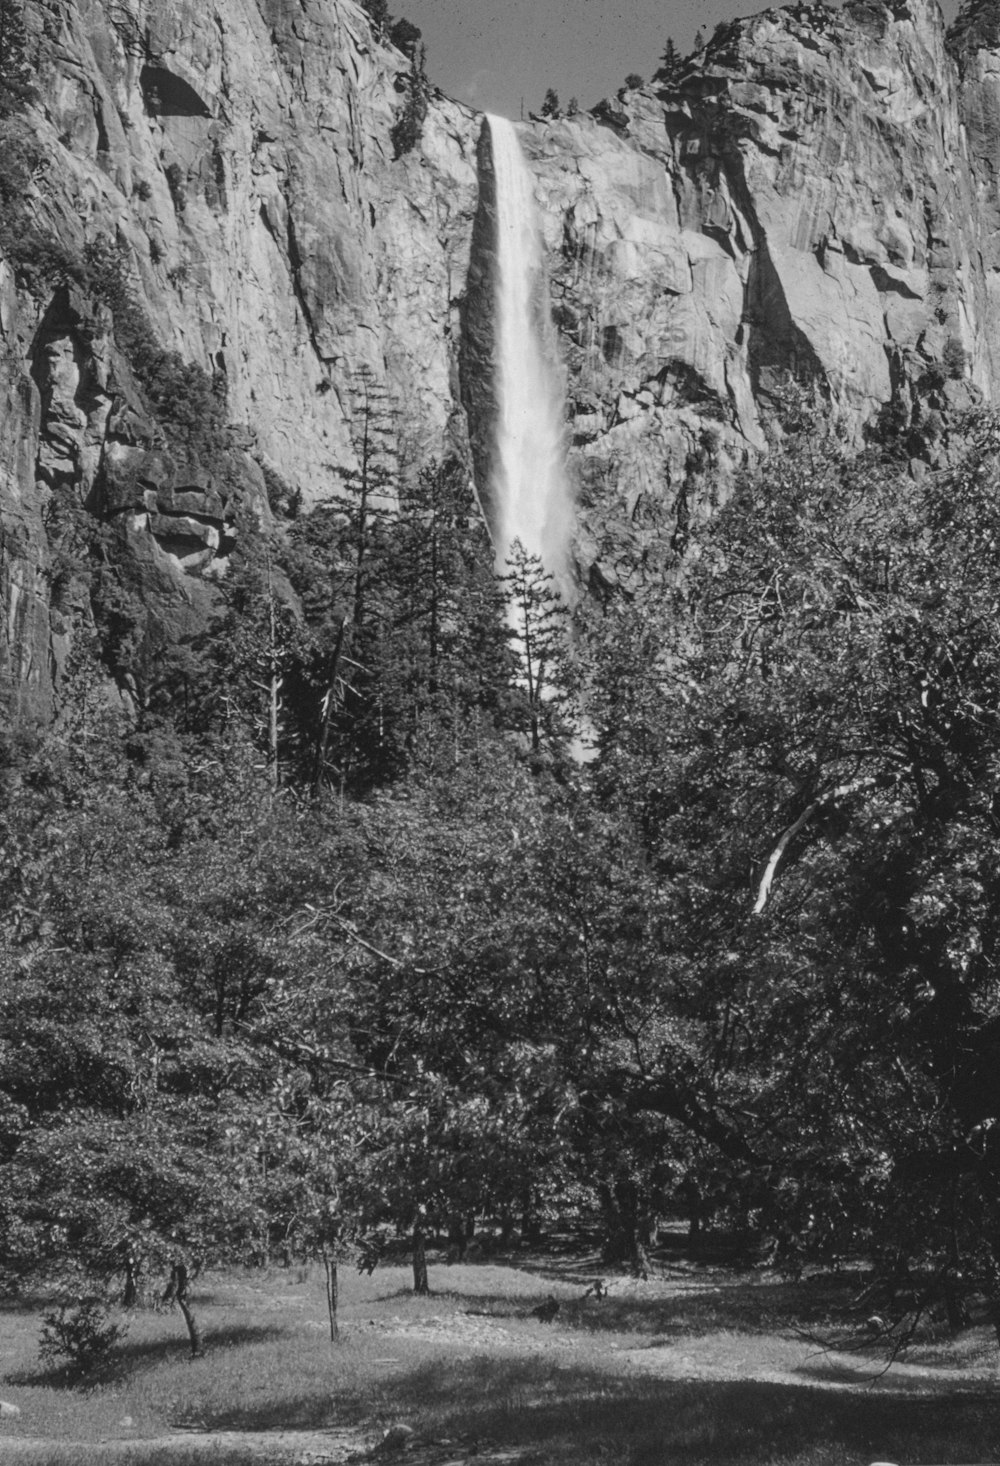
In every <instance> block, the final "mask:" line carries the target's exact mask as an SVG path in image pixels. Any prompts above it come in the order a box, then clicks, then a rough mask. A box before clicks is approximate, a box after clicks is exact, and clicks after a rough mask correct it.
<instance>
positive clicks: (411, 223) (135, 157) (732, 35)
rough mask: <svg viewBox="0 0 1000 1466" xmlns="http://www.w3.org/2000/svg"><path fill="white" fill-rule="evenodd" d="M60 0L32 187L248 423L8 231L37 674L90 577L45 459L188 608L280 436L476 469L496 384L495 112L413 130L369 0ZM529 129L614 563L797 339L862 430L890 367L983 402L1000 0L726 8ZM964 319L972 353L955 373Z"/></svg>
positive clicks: (2, 462) (310, 490) (5, 481)
mask: <svg viewBox="0 0 1000 1466" xmlns="http://www.w3.org/2000/svg"><path fill="white" fill-rule="evenodd" d="M45 14H46V17H47V18H46V25H45V30H44V33H42V32H41V31H38V32H36V33H34V35H33V45H34V46H35V47H36V49H37V58H38V75H39V90H40V93H41V96H42V98H43V99H44V105H42V106H39V107H37V108H34V109H32V110H31V112H30V115H29V119H28V126H29V129H30V132H31V133H33V134H34V135H35V137H36V138H37V139H38V142H39V145H40V157H41V158H42V159H44V164H40V165H39V167H38V168H37V169H36V170H35V173H34V181H33V183H32V184H31V186H30V189H29V192H28V205H29V207H30V209H31V211H32V215H33V217H34V219H35V220H36V222H37V225H38V227H39V228H41V229H44V230H48V231H49V232H50V233H51V234H53V235H54V236H55V237H56V238H57V239H58V240H59V241H60V244H61V245H62V246H63V247H64V248H65V249H66V250H68V251H69V252H71V253H72V252H76V253H77V255H79V253H80V252H81V251H82V249H83V247H84V245H85V244H88V243H89V244H91V245H92V244H93V243H94V242H95V241H100V242H103V244H104V246H105V248H106V249H110V248H111V247H112V246H114V248H116V249H118V250H120V251H121V252H122V254H121V258H122V261H123V263H124V266H125V270H126V274H127V276H128V279H129V282H130V290H131V293H132V294H133V296H134V298H135V301H136V304H137V305H138V307H139V308H140V309H141V311H142V312H143V313H144V314H145V316H146V317H148V320H149V322H150V326H151V329H152V331H153V333H154V335H155V337H156V338H157V341H158V343H159V345H160V346H162V347H163V348H166V349H168V350H171V351H175V352H176V353H178V355H179V356H180V357H181V358H183V359H184V360H185V361H188V362H192V363H195V364H197V365H198V366H200V367H201V368H202V369H203V370H204V371H206V372H215V373H217V374H221V375H222V376H224V379H225V383H226V389H227V408H228V416H229V419H230V426H229V427H228V428H226V429H224V430H222V431H221V432H220V434H219V435H218V441H217V442H216V443H215V444H214V445H213V451H212V452H211V453H209V454H207V455H206V454H205V453H204V452H202V453H201V457H199V454H198V453H197V452H193V451H190V450H189V448H188V447H187V446H185V443H184V442H183V441H182V438H183V435H178V434H177V433H176V432H173V431H172V430H171V429H170V427H169V423H166V424H165V421H164V417H163V413H162V412H161V414H160V417H159V419H158V418H157V415H156V413H152V412H150V411H149V404H148V403H146V402H144V399H143V395H142V392H141V391H140V390H139V388H138V385H137V382H136V379H135V377H134V375H133V373H132V371H131V369H130V366H129V363H128V361H127V360H126V357H125V355H124V354H123V352H122V350H121V349H120V348H121V344H122V343H121V342H119V341H117V340H116V338H115V333H114V330H113V328H112V319H111V313H110V312H109V311H108V309H107V306H106V305H103V306H102V305H101V304H100V302H99V301H98V300H96V299H95V298H94V297H93V296H92V295H88V293H87V291H86V289H84V288H76V287H74V288H73V289H70V290H64V289H61V288H56V287H55V286H53V287H51V288H50V289H49V291H48V293H47V294H46V293H45V292H43V291H39V290H38V289H37V285H36V288H35V290H34V292H33V291H32V290H31V289H29V288H28V284H29V283H30V282H27V281H26V280H25V279H23V278H20V277H19V276H18V275H17V273H16V271H15V270H14V269H13V268H11V266H10V265H9V263H8V262H5V261H4V260H2V259H0V513H2V516H3V525H4V534H5V540H4V544H5V553H4V557H3V561H2V564H0V605H2V608H3V612H4V619H3V631H2V633H0V676H2V679H3V687H4V689H5V690H4V696H5V698H6V699H8V700H9V701H10V702H11V703H12V704H13V705H14V706H17V705H19V704H20V705H22V706H24V707H35V708H41V709H43V708H44V707H45V706H46V704H47V699H48V698H49V697H50V695H51V689H52V683H53V678H55V677H58V675H59V668H60V666H61V665H62V663H63V661H64V659H65V655H66V647H67V637H68V634H69V631H70V628H71V626H72V624H73V620H74V617H75V616H76V617H78V615H79V614H80V612H79V607H80V606H82V604H83V603H84V602H85V601H86V596H84V595H81V594H79V593H78V588H77V589H74V587H73V586H72V585H69V586H68V587H67V586H63V587H62V588H61V589H59V588H58V587H56V588H54V585H53V576H52V574H51V570H52V565H53V553H54V546H53V544H52V543H51V542H50V530H49V528H48V526H49V523H50V519H51V516H50V515H49V514H48V513H47V509H48V506H49V505H50V502H51V499H52V496H53V495H58V494H61V493H66V492H71V493H72V494H74V495H75V496H76V497H77V498H78V499H79V500H80V501H81V502H83V503H85V504H87V505H88V507H90V508H91V509H92V510H93V512H95V513H98V514H100V515H102V516H103V517H105V518H106V519H107V520H109V521H110V522H111V523H112V524H119V525H120V528H121V534H120V535H119V537H118V541H117V543H118V546H119V552H120V553H122V554H128V555H130V556H132V557H133V559H135V561H136V563H137V564H138V565H140V566H141V570H142V575H143V576H144V577H148V582H147V581H145V580H144V582H143V583H144V585H147V584H148V594H149V598H150V610H149V615H150V616H151V617H153V618H154V619H155V618H159V619H160V621H161V623H163V624H164V625H165V624H168V623H169V624H170V625H171V626H173V627H176V626H180V625H183V626H185V627H188V628H190V627H191V626H192V625H193V624H194V623H195V622H196V621H197V619H198V617H199V616H203V615H204V614H205V611H206V609H207V607H209V606H210V604H211V592H210V586H209V581H210V577H211V576H212V575H213V574H215V573H216V572H217V571H218V569H219V565H217V564H216V561H217V558H218V557H219V556H221V557H223V558H222V561H221V562H220V563H222V564H224V556H225V553H226V550H225V548H224V546H225V544H226V543H228V542H229V539H230V532H231V523H232V519H233V516H234V513H235V507H236V501H237V499H240V498H242V500H243V501H244V502H247V501H249V502H250V503H252V504H253V505H254V506H255V509H256V512H257V513H258V515H259V516H260V517H261V518H266V516H267V513H268V510H267V505H266V494H265V488H264V479H263V472H262V470H263V467H266V468H267V469H268V470H269V471H271V472H272V473H277V474H278V475H280V477H281V479H283V480H284V481H285V483H286V484H287V485H288V487H289V489H290V491H291V492H293V493H295V494H296V495H297V496H299V498H300V499H301V503H302V504H303V506H304V507H305V508H306V509H307V510H308V508H309V507H311V506H313V505H315V504H317V503H319V502H321V501H322V500H323V499H324V498H326V497H328V496H329V495H331V494H333V493H335V492H340V491H342V489H343V487H344V485H345V484H348V483H349V482H350V479H351V475H352V474H354V473H356V471H357V469H358V464H359V451H360V445H361V442H362V439H363V438H364V437H365V435H366V433H367V435H368V437H369V439H370V440H371V442H372V444H373V448H374V453H375V456H376V461H377V462H378V464H379V466H380V470H381V471H383V472H384V475H385V477H386V479H387V480H388V481H389V482H390V483H391V482H397V483H398V482H399V481H400V479H401V478H402V477H404V476H405V475H407V474H415V473H416V472H417V471H418V470H419V468H420V467H421V465H422V464H424V463H426V462H428V461H429V460H431V459H434V458H437V459H440V458H442V457H444V456H446V455H449V454H454V455H456V456H457V457H458V459H459V460H460V461H461V462H463V463H466V464H470V465H471V464H472V463H473V462H474V463H475V466H476V471H477V474H478V478H479V481H480V488H481V489H483V488H484V486H485V477H486V473H487V470H488V458H489V452H490V444H489V440H490V417H491V411H492V405H491V387H490V384H489V380H488V377H489V371H490V365H489V363H490V353H491V349H492V341H491V329H490V322H489V315H490V311H491V308H492V306H491V301H492V289H491V269H492V261H491V248H492V247H491V241H490V228H491V215H490V197H489V158H488V149H484V148H482V147H481V146H480V141H481V133H482V118H481V117H479V116H477V115H476V114H475V113H473V112H471V111H470V110H469V109H468V108H465V107H462V106H460V105H459V104H457V103H455V102H451V101H449V100H448V99H446V98H444V97H442V96H440V95H432V96H431V98H430V104H429V108H428V112H427V117H426V120H425V123H424V126H423V133H422V137H421V139H420V142H419V144H418V146H417V147H416V148H415V149H414V150H413V151H412V152H410V153H408V154H406V155H405V156H404V157H401V158H396V157H395V156H394V149H393V143H392V127H393V122H394V120H395V118H396V117H397V115H398V113H399V109H400V107H401V105H402V97H403V92H404V89H405V87H404V80H403V74H404V73H405V71H406V69H407V67H408V64H409V63H408V61H407V60H406V58H405V57H403V56H402V55H401V54H400V53H399V52H397V51H395V50H394V49H393V48H392V47H391V46H390V45H388V44H386V43H385V42H384V41H383V40H382V39H380V38H379V37H378V36H375V35H373V33H372V29H371V24H370V21H369V19H368V17H367V15H366V14H365V12H364V10H363V9H362V8H361V7H360V6H359V5H358V4H357V3H355V0H294V3H293V0H268V3H267V4H266V5H264V4H262V3H260V0H204V3H203V4H201V5H197V6H195V5H183V6H178V5H176V4H174V3H172V0H115V3H114V4H112V3H111V0H65V3H64V4H61V5H60V6H59V7H57V8H56V9H53V10H51V11H46V12H45ZM33 23H37V24H38V25H40V23H41V22H40V20H38V21H37V22H33ZM430 66H431V70H432V71H433V57H432V58H431V61H430ZM17 125H18V126H20V125H21V124H17ZM521 136H522V141H523V146H524V149H525V152H526V154H527V156H528V158H529V160H530V163H531V166H532V168H533V170H534V173H535V179H536V195H537V198H538V201H539V204H540V206H541V209H542V219H543V231H544V237H545V240H546V244H547V247H548V255H549V266H550V271H549V273H550V288H551V297H552V305H553V314H554V318H555V320H556V323H557V326H558V328H559V332H560V346H561V351H562V355H563V359H564V364H565V369H566V375H567V393H568V412H567V421H568V439H569V442H570V446H571V454H570V456H571V467H572V472H573V474H574V476H575V479H576V482H577V484H578V486H579V491H580V499H581V513H582V520H583V522H582V525H581V533H580V541H579V544H580V550H579V556H580V560H581V567H582V569H583V571H584V572H587V571H588V567H589V566H590V565H591V564H592V560H593V547H595V546H597V545H600V546H601V551H600V567H599V577H598V578H599V579H600V581H601V583H602V584H603V585H605V586H611V585H620V586H623V587H625V588H626V589H627V587H628V585H629V583H630V577H631V576H632V575H633V574H634V573H635V572H634V566H635V564H636V562H637V561H638V560H639V559H641V557H642V555H643V554H645V553H647V552H650V553H652V550H655V551H656V553H666V550H664V545H667V544H668V543H669V539H670V535H671V525H672V523H679V522H680V520H681V518H684V520H685V523H686V522H688V521H689V519H690V517H691V515H692V514H698V513H702V512H707V511H706V509H705V504H706V502H707V498H708V493H707V485H708V483H709V481H711V482H712V483H713V484H714V485H716V486H718V485H719V484H723V483H724V481H725V480H726V478H727V477H731V475H732V473H733V471H734V470H735V468H736V467H737V466H738V465H739V463H740V462H741V460H743V459H745V458H746V456H747V455H750V454H754V453H758V452H761V451H764V450H765V447H766V438H765V434H764V431H763V426H764V418H765V416H766V415H767V412H768V411H769V410H771V408H772V407H773V405H774V403H775V401H777V400H778V399H780V396H781V393H782V390H783V387H782V383H783V380H784V374H786V373H787V372H788V371H789V370H793V371H796V372H798V373H800V374H807V375H809V374H811V375H812V376H813V377H815V378H818V379H820V380H821V381H822V382H823V383H825V387H826V390H827V391H828V392H829V394H830V395H831V396H832V398H833V399H834V401H835V402H836V404H837V406H838V408H839V410H840V414H841V420H842V422H843V423H844V425H845V430H846V431H848V432H854V433H855V435H856V436H858V437H859V438H860V435H861V433H862V432H863V430H864V429H865V428H866V426H867V425H870V424H872V423H873V422H874V421H875V419H876V418H877V416H878V414H879V412H880V411H881V409H882V408H883V406H884V405H885V404H886V403H887V402H888V401H889V400H890V398H894V399H895V401H896V406H897V408H898V409H899V410H900V411H902V412H903V413H904V415H905V414H906V413H908V412H911V411H912V410H914V407H915V405H917V408H918V410H920V411H923V410H924V408H928V407H929V408H934V409H935V410H936V411H938V412H943V413H948V412H949V411H950V412H955V411H960V410H963V409H964V408H965V407H967V406H969V405H970V404H971V403H973V402H974V401H975V400H976V396H977V394H979V395H980V396H982V397H985V398H986V399H988V400H995V398H996V395H997V391H998V386H1000V256H998V249H1000V246H998V244H997V241H998V240H1000V203H998V199H1000V188H998V168H1000V23H998V4H997V0H975V3H973V4H972V5H971V6H970V7H968V9H967V10H966V12H965V13H964V15H963V17H962V18H961V19H960V20H959V22H958V23H957V24H956V26H955V28H954V30H953V33H952V36H951V39H950V41H948V42H947V43H946V37H945V30H944V25H943V21H942V19H941V15H940V12H939V10H938V8H937V5H936V3H935V0H901V3H899V4H896V5H895V6H894V7H892V8H889V7H887V6H884V5H882V4H880V3H879V0H848V3H847V4H845V5H844V6H843V7H841V8H839V9H829V8H825V7H821V6H802V5H800V6H796V7H793V8H791V9H788V10H769V11H767V12H765V13H764V14H762V15H759V16H756V17H751V18H749V19H745V20H739V21H734V22H733V23H732V24H731V25H728V26H725V27H723V28H721V29H720V31H719V32H717V34H716V36H715V37H714V38H713V40H712V42H711V43H710V44H709V46H708V47H707V48H706V49H705V50H704V51H703V52H701V53H700V54H699V57H698V59H697V62H696V63H692V64H691V65H690V66H689V67H688V69H687V70H686V72H685V73H684V75H683V76H682V78H681V80H680V82H679V84H678V85H677V86H675V87H671V88H665V87H664V88H657V87H656V86H655V85H651V86H649V87H646V88H643V89H638V90H635V91H631V90H630V91H625V92H623V93H622V94H621V95H620V96H619V97H618V98H617V99H616V100H615V101H614V102H612V103H607V104H602V105H601V106H600V107H598V108H597V109H595V111H594V113H593V114H592V115H580V116H577V117H575V118H573V119H564V120H559V121H554V122H553V121H549V122H544V123H541V122H540V123H535V124H530V125H525V126H523V127H522V128H521ZM955 343H958V344H959V345H960V346H961V347H962V348H963V349H964V350H965V352H966V354H967V367H966V370H965V371H964V372H960V375H959V377H957V378H949V379H947V380H944V381H942V375H941V372H940V370H939V369H938V363H939V360H940V358H941V355H942V353H944V352H945V350H946V349H948V350H951V352H952V355H954V347H955ZM650 506H653V507H652V509H650ZM647 511H649V512H647ZM654 540H655V541H656V544H655V545H653V546H652V550H651V544H652V541H654ZM588 546H589V547H591V548H590V549H588Z"/></svg>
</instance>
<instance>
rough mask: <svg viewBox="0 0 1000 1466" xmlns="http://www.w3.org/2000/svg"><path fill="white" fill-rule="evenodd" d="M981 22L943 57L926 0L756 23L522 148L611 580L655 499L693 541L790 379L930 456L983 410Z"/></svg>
mask: <svg viewBox="0 0 1000 1466" xmlns="http://www.w3.org/2000/svg"><path fill="white" fill-rule="evenodd" d="M976 15H977V19H976V20H975V22H974V23H973V24H968V23H966V24H965V26H964V28H962V27H961V26H960V27H959V28H957V30H956V32H955V33H954V34H953V36H952V40H951V44H950V50H949V48H946V39H945V29H944V25H943V22H942V18H941V14H940V11H939V10H938V7H937V5H936V4H935V3H934V0H930V3H926V0H911V3H908V4H898V5H895V6H894V7H893V8H892V9H890V8H888V7H884V6H882V5H879V4H875V3H868V0H854V3H849V4H847V5H845V6H844V7H842V8H837V9H833V8H827V7H825V6H822V5H809V6H797V7H792V8H790V9H782V10H770V11H767V12H765V13H764V14H762V15H759V16H755V17H752V18H750V19H748V20H743V21H737V22H734V23H733V24H732V25H729V26H724V27H720V28H719V30H718V31H717V32H716V35H715V37H714V38H713V40H712V42H711V43H710V45H709V46H708V47H707V48H706V50H705V51H703V52H702V53H700V54H699V55H698V56H696V57H693V58H691V59H690V60H689V61H688V63H687V65H686V69H685V70H684V72H683V73H682V75H680V76H679V77H678V78H677V79H676V80H675V81H674V82H673V84H671V85H667V84H663V85H662V86H660V87H655V86H654V87H650V88H646V89H643V90H641V91H637V92H623V93H622V94H620V95H619V97H618V99H617V100H616V102H614V103H607V104H603V105H602V107H601V108H599V109H597V110H596V111H595V113H594V114H593V115H591V116H586V117H577V118H574V119H571V120H570V119H565V120H562V121H558V122H553V123H550V124H548V125H543V126H540V127H535V128H533V129H532V130H531V131H530V132H528V133H527V134H526V137H525V145H526V147H527V148H528V149H529V151H530V153H531V156H532V158H533V161H534V166H535V168H536V170H537V173H538V177H539V193H540V196H541V198H542V200H543V202H544V206H545V219H546V226H547V232H548V240H549V245H550V249H551V257H552V260H553V262H554V268H553V286H554V293H555V302H556V304H555V309H556V313H557V318H558V320H559V322H560V325H561V327H562V330H563V334H564V340H565V343H566V353H567V359H568V363H569V366H570V371H571V380H572V384H573V386H572V400H571V403H570V429H571V432H572V442H573V445H574V447H573V452H574V456H575V458H576V461H577V474H578V478H579V481H580V483H581V489H582V494H583V498H584V503H585V505H586V506H587V518H588V521H589V524H590V529H591V533H590V534H589V536H588V537H587V540H586V549H587V552H588V554H589V556H590V558H591V559H592V560H594V561H596V564H597V568H598V570H599V572H600V574H599V580H600V582H601V583H602V584H603V583H606V582H610V583H611V584H614V583H617V582H619V581H620V580H621V579H622V578H623V577H627V576H628V575H629V574H630V573H632V572H631V567H634V565H635V563H636V562H637V560H638V559H640V558H641V554H642V553H644V552H645V550H644V546H643V544H642V543H641V542H642V539H643V537H642V535H641V534H640V535H639V541H640V543H639V544H638V545H637V543H636V535H635V534H633V533H630V532H627V531H626V530H625V526H627V525H628V524H631V523H634V522H635V520H636V517H637V515H639V517H640V518H641V515H640V514H639V510H640V507H641V504H642V502H643V499H644V498H649V497H650V496H652V497H654V498H657V497H658V498H659V499H660V500H661V501H662V500H663V499H664V497H665V498H666V500H667V502H668V504H671V505H673V506H674V507H675V513H676V515H677V525H676V528H675V533H680V534H681V535H683V533H684V527H685V523H686V521H687V518H688V517H689V516H690V514H691V513H692V512H694V513H697V512H698V510H699V506H701V507H702V508H703V507H704V505H705V502H706V487H707V485H706V479H708V480H711V481H713V482H715V483H716V484H717V483H718V482H719V481H720V480H724V478H725V477H726V474H727V473H728V472H729V471H731V467H732V465H733V464H734V463H735V462H738V461H739V460H740V458H741V457H743V456H745V454H746V453H747V452H754V451H758V450H760V449H761V448H763V446H764V439H763V435H762V424H763V419H764V418H765V417H766V416H767V415H768V413H769V412H773V411H774V409H775V408H776V407H778V406H780V400H781V395H782V392H783V390H784V383H785V382H786V380H787V378H788V376H789V375H790V374H791V375H794V376H797V377H799V378H805V379H807V380H808V379H810V378H811V379H813V380H815V381H817V382H818V383H820V384H822V389H823V392H824V394H825V395H827V396H829V397H830V398H831V399H832V400H833V402H834V403H835V404H836V406H837V408H838V410H839V412H840V415H841V420H842V422H843V425H844V431H845V432H846V433H848V434H851V435H854V436H855V437H860V435H861V434H862V433H863V432H864V431H866V430H872V429H874V428H875V426H876V424H877V423H878V422H879V419H880V418H881V419H882V421H883V423H884V422H885V420H886V419H889V420H891V422H892V424H893V426H894V427H895V428H897V429H898V428H903V429H904V430H905V431H906V432H907V433H909V436H910V449H911V452H912V453H913V454H914V455H915V457H917V458H919V459H930V460H931V461H933V459H934V457H935V455H936V454H937V453H938V452H940V439H941V431H940V423H941V420H942V415H943V416H944V417H945V418H946V417H947V415H948V414H949V413H953V412H955V411H956V410H960V409H962V408H965V407H968V406H971V405H972V403H973V402H974V401H976V400H980V399H982V398H985V399H987V400H993V398H994V397H995V395H996V393H997V389H998V386H1000V357H998V354H997V350H998V349H997V342H998V340H1000V335H998V330H997V327H998V325H1000V320H998V317H997V286H996V281H997V279H998V273H997V267H998V261H997V258H996V243H995V241H996V239H997V237H998V236H997V230H996V224H995V221H994V218H993V215H994V212H995V209H996V204H995V202H994V200H995V197H996V193H997V166H998V161H1000V150H998V147H997V132H998V127H997V123H996V118H997V117H998V116H1000V94H997V93H996V87H997V85H998V80H997V78H998V74H1000V55H998V53H997V51H996V50H995V49H994V48H995V47H996V44H997V42H996V38H995V36H994V34H993V32H994V31H995V30H996V28H997V27H996V21H995V15H996V6H995V4H993V3H992V0H983V3H982V4H980V5H979V7H978V8H977V11H976ZM984 17H994V18H993V19H992V21H990V23H987V21H986V19H984ZM991 26H992V29H991ZM655 519H656V528H655V534H656V535H659V536H660V537H662V534H663V526H662V517H660V516H655ZM615 526H617V529H615Z"/></svg>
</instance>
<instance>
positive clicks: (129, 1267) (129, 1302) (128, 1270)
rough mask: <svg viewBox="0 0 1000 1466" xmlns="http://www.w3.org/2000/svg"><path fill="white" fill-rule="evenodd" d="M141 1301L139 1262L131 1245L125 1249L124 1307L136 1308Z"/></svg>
mask: <svg viewBox="0 0 1000 1466" xmlns="http://www.w3.org/2000/svg"><path fill="white" fill-rule="evenodd" d="M138 1301H139V1264H138V1262H137V1260H136V1256H135V1253H134V1252H133V1251H132V1249H131V1247H126V1249H125V1287H124V1289H123V1290H122V1307H123V1308H134V1307H135V1305H136V1304H137V1303H138Z"/></svg>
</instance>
